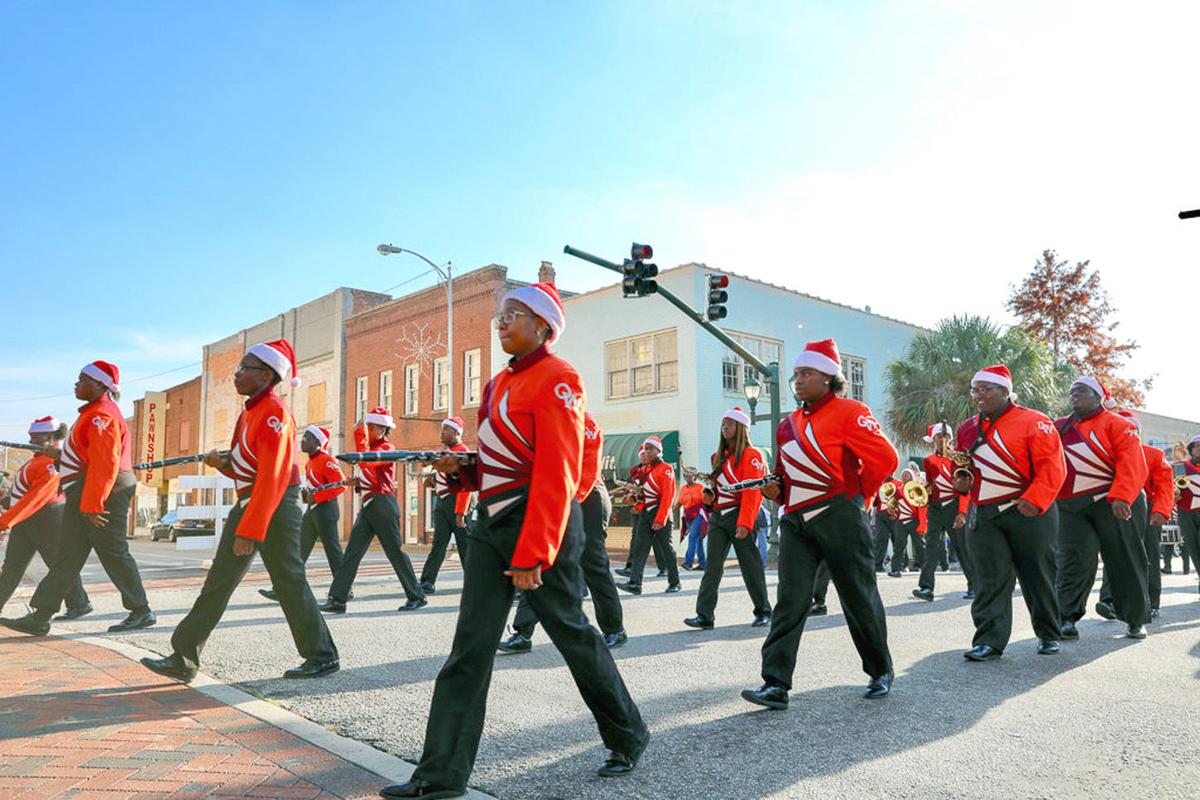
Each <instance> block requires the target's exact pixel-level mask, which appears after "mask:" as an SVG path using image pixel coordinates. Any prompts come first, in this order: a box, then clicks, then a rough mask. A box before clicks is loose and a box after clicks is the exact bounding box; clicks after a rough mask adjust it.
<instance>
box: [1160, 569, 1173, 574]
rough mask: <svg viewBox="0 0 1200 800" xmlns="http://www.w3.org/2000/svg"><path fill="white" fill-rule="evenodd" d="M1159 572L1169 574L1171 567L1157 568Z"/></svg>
mask: <svg viewBox="0 0 1200 800" xmlns="http://www.w3.org/2000/svg"><path fill="white" fill-rule="evenodd" d="M1159 572H1161V573H1162V574H1163V575H1170V574H1171V568H1170V567H1163V568H1162V569H1161V570H1159Z"/></svg>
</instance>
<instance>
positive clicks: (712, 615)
mask: <svg viewBox="0 0 1200 800" xmlns="http://www.w3.org/2000/svg"><path fill="white" fill-rule="evenodd" d="M712 470H713V471H712V483H713V484H714V485H715V486H716V488H717V495H716V500H715V501H714V503H713V512H712V517H711V518H710V519H709V522H708V564H707V565H706V567H705V569H704V577H703V578H701V579H700V592H699V594H698V595H697V596H696V616H694V617H688V618H687V619H685V620H684V621H683V624H684V625H687V626H688V627H689V628H700V629H702V630H708V629H711V628H712V627H713V625H714V624H716V610H717V598H718V596H719V592H720V589H721V578H722V577H724V575H725V559H726V558H727V557H728V556H729V548H730V547H731V546H732V547H733V552H734V553H735V554H736V556H737V561H738V569H740V570H741V572H742V582H743V583H745V584H746V591H747V592H749V594H750V601H751V602H752V603H753V604H754V621H753V622H751V623H750V625H751V626H752V627H755V628H761V627H764V626H766V625H769V624H770V623H771V600H770V597H769V596H768V595H767V576H766V572H765V571H764V570H763V564H762V558H761V556H760V555H759V552H758V544H757V543H756V542H755V539H754V534H753V531H754V524H755V519H756V518H757V517H758V510H759V508H760V507H761V506H762V491H761V490H760V489H746V490H744V491H741V492H737V493H733V494H731V493H730V492H727V491H725V487H727V486H729V485H730V484H733V483H739V482H740V481H745V480H750V479H752V478H761V477H762V476H763V475H766V474H767V460H766V457H765V456H763V454H762V451H761V450H759V449H758V448H757V447H755V446H754V445H752V444H751V443H750V415H749V414H747V413H746V412H745V411H743V410H742V409H740V408H737V407H736V406H735V407H734V408H731V409H730V410H728V411H726V412H725V415H724V416H723V417H722V418H721V438H720V441H719V442H718V443H717V451H716V452H715V453H713V455H712Z"/></svg>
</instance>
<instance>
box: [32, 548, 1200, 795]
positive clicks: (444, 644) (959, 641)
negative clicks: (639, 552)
mask: <svg viewBox="0 0 1200 800" xmlns="http://www.w3.org/2000/svg"><path fill="white" fill-rule="evenodd" d="M150 544H151V543H148V542H145V543H138V546H137V548H136V549H137V551H138V557H139V559H144V563H147V564H148V568H154V569H158V568H162V569H164V570H166V569H169V568H170V567H169V565H167V564H165V563H163V564H155V565H154V566H149V562H150V561H152V560H153V559H149V558H147V557H146V556H145V552H147V546H149V545H150ZM154 547H155V548H157V549H153V548H151V549H149V551H148V552H150V553H151V554H157V555H161V556H163V557H164V560H165V561H169V557H168V554H171V553H173V552H174V551H173V548H170V547H169V546H168V545H166V544H165V543H158V544H157V545H155V546H154ZM189 555H191V554H189ZM376 557H377V558H378V556H376ZM175 569H176V570H181V571H182V570H186V569H193V570H194V569H196V567H195V566H194V565H190V564H179V563H177V564H176V566H175ZM418 569H419V565H418ZM179 574H184V573H183V572H180V573H179ZM459 577H460V573H458V572H457V571H454V572H451V573H449V574H447V575H445V576H444V577H443V580H442V581H441V582H440V584H439V591H438V594H437V595H435V596H433V597H431V603H430V605H429V607H427V608H426V609H423V610H421V611H418V612H415V613H409V614H400V613H397V612H396V608H397V606H399V605H400V604H401V603H403V602H404V595H403V592H402V591H401V590H400V587H399V585H398V582H397V581H396V579H395V578H394V577H393V576H390V575H381V574H378V573H375V574H372V575H368V576H366V577H363V578H360V580H359V582H358V583H357V584H356V586H355V593H356V595H357V598H358V599H356V600H355V601H352V603H351V605H350V611H349V613H348V614H346V615H345V616H337V617H332V618H331V619H330V625H331V628H332V630H333V633H334V636H335V638H336V640H337V643H338V646H339V648H340V650H341V656H342V664H343V668H342V671H341V672H340V673H338V674H337V675H335V676H332V677H330V678H327V679H322V680H319V681H314V682H303V683H296V682H290V681H284V680H282V679H281V678H280V677H279V675H280V673H281V672H282V670H283V669H285V668H287V667H290V666H293V665H294V664H295V663H297V661H298V658H297V656H296V654H295V650H294V648H293V646H292V643H291V640H290V636H289V634H288V631H287V627H286V625H285V624H284V621H283V617H282V614H281V613H280V611H279V608H278V606H276V605H274V604H273V603H270V602H268V601H266V600H264V599H263V598H261V597H259V596H258V594H257V593H256V591H255V588H256V586H243V587H242V588H240V589H239V590H238V592H237V593H236V594H235V596H234V598H233V601H232V603H231V604H230V607H229V610H228V612H227V614H226V617H225V621H224V622H223V624H222V626H221V627H219V628H218V629H217V631H216V632H215V633H214V635H213V637H212V638H211V639H210V641H209V643H208V649H207V650H206V651H205V652H204V657H203V658H204V663H203V669H204V670H205V671H206V672H208V673H210V674H212V675H214V676H217V677H219V678H222V679H224V680H226V681H228V682H230V683H234V684H237V685H238V686H240V687H242V688H243V689H246V690H248V691H250V692H252V693H254V694H257V695H259V696H262V697H264V698H268V699H270V700H272V701H273V702H277V703H279V704H281V705H283V706H285V707H287V708H290V709H292V710H293V711H295V712H297V713H299V714H301V715H303V716H305V717H307V718H309V719H312V720H314V721H316V722H318V723H320V724H323V725H326V726H328V727H330V728H332V729H335V730H337V731H339V732H341V733H343V734H345V735H348V736H351V737H354V738H356V739H360V740H362V741H364V742H368V743H370V744H372V745H374V746H376V747H379V748H382V749H385V750H388V751H390V752H392V753H395V754H396V755H399V756H400V757H402V758H405V759H408V760H410V761H414V760H416V759H417V758H419V755H420V751H421V742H422V740H423V736H424V729H425V722H426V718H427V714H428V707H429V701H430V696H431V693H432V684H433V679H434V677H435V675H436V674H437V671H438V669H439V668H440V667H441V665H442V663H443V661H444V660H445V657H446V654H447V652H448V650H449V643H450V638H451V635H452V631H453V626H454V623H455V619H456V616H457V614H456V612H457V606H458V600H459V595H460V590H461V583H460V581H459ZM769 577H770V580H771V585H772V586H774V574H771V575H770V576H769ZM699 578H700V576H699V573H695V572H691V573H684V579H683V580H684V591H683V592H682V593H680V594H675V595H663V594H661V593H660V592H661V589H663V588H665V587H666V583H665V581H663V580H658V581H650V582H648V593H647V594H646V595H643V596H642V597H636V598H635V597H628V596H623V603H624V609H625V613H626V627H627V629H628V631H629V633H630V635H631V638H630V641H629V643H628V644H627V645H626V646H625V647H623V648H621V649H619V650H617V651H614V652H615V655H616V657H617V660H618V664H619V666H620V669H621V672H622V674H623V676H624V677H625V680H626V682H627V683H628V685H629V688H630V691H631V693H632V694H633V696H634V698H635V699H636V700H637V701H638V703H639V705H640V707H641V709H642V712H643V714H644V716H645V717H646V719H647V721H648V724H649V725H650V727H651V729H652V731H653V737H654V738H653V741H652V743H651V745H650V747H649V749H648V751H647V753H646V755H645V757H644V759H643V761H642V764H641V765H640V766H639V768H638V770H637V771H636V773H634V774H633V775H632V776H630V777H628V778H625V779H617V780H602V779H600V778H597V777H595V775H594V769H595V767H596V766H597V765H598V764H599V763H600V762H601V761H602V760H603V757H604V751H603V750H602V748H601V745H600V742H599V739H598V737H597V735H596V731H595V726H594V724H593V722H592V721H591V719H590V717H589V716H588V715H587V712H586V709H585V708H584V706H583V703H582V701H581V700H580V699H579V696H578V693H577V692H576V689H575V687H574V684H573V683H572V680H571V677H570V675H569V673H568V671H567V670H566V668H565V666H564V664H563V661H562V659H561V657H560V656H559V655H558V653H557V651H555V649H554V648H553V646H552V645H551V644H550V642H549V641H548V639H547V638H546V637H545V635H544V634H542V633H541V631H540V630H539V632H538V634H537V635H535V647H534V650H533V652H532V653H530V654H527V655H514V656H499V657H498V658H497V661H496V669H495V673H494V677H493V681H492V687H491V695H490V703H489V708H488V719H487V727H486V731H485V735H484V740H483V743H482V746H481V748H480V752H479V759H478V764H477V767H476V771H475V774H474V777H473V780H472V783H473V785H474V786H476V787H477V788H479V789H481V790H483V791H486V792H488V793H491V794H493V795H496V796H498V797H502V798H546V799H549V798H567V797H570V798H606V799H608V800H612V799H613V798H667V797H708V798H756V797H770V798H809V797H811V798H862V797H888V798H959V797H962V798H967V797H970V798H993V797H996V798H998V797H1003V798H1042V797H1045V798H1051V797H1053V798H1075V797H1081V798H1082V797H1087V798H1110V797H1111V798H1118V797H1119V798H1127V797H1131V796H1145V797H1154V798H1175V797H1178V798H1191V797H1195V796H1196V794H1197V789H1196V787H1197V785H1200V760H1198V759H1197V758H1196V757H1195V755H1196V749H1195V748H1196V744H1195V743H1196V739H1197V734H1200V714H1198V713H1197V709H1198V708H1200V705H1198V703H1197V688H1198V684H1197V680H1198V679H1200V602H1198V595H1197V581H1196V577H1195V575H1190V576H1182V575H1173V576H1164V594H1163V612H1162V616H1161V618H1160V619H1159V620H1158V621H1157V622H1156V624H1154V625H1152V626H1151V628H1150V631H1151V633H1150V637H1149V638H1148V639H1147V640H1145V641H1143V642H1134V641H1131V640H1127V639H1123V638H1120V634H1121V633H1122V632H1123V630H1124V626H1123V625H1121V624H1120V623H1117V622H1107V621H1104V620H1102V619H1099V618H1097V617H1095V616H1094V615H1089V616H1088V617H1086V618H1085V619H1084V620H1083V621H1081V623H1080V625H1079V628H1080V632H1081V634H1082V638H1081V640H1080V641H1079V642H1072V643H1064V645H1063V651H1062V653H1061V654H1060V655H1058V656H1038V655H1036V654H1035V653H1034V646H1035V642H1034V640H1033V636H1032V631H1031V630H1030V627H1029V623H1028V618H1027V615H1026V614H1025V612H1024V606H1023V603H1022V601H1021V599H1020V597H1019V596H1016V597H1014V602H1015V603H1016V604H1017V614H1016V626H1015V630H1014V635H1013V641H1012V643H1011V644H1010V646H1009V648H1008V650H1007V651H1006V652H1005V655H1004V657H1003V658H1002V659H1000V660H999V661H996V662H992V663H987V664H972V663H967V662H965V661H964V660H963V658H962V651H963V650H965V649H966V648H968V647H969V646H970V642H971V634H972V626H971V621H970V613H969V602H968V601H964V600H962V599H961V597H960V595H961V593H962V591H963V590H964V589H965V583H964V581H963V579H962V577H961V575H959V574H957V573H949V574H941V575H939V577H938V586H937V592H938V598H937V600H936V601H935V602H934V603H932V604H930V603H925V602H923V601H919V600H916V599H914V598H912V597H911V596H910V595H909V593H910V592H911V590H912V589H913V588H914V587H915V586H916V577H915V576H911V577H910V576H906V577H904V578H898V579H892V578H888V577H886V576H880V587H881V593H882V595H883V598H884V602H885V605H886V607H887V612H888V629H889V640H890V643H891V648H892V653H893V658H894V661H895V668H896V684H895V689H894V692H893V694H892V695H891V696H890V697H888V698H886V699H884V700H881V701H867V700H865V699H863V698H862V697H861V692H862V689H863V688H864V686H865V684H866V681H867V677H866V676H865V675H864V674H863V673H862V672H861V666H860V663H859V660H858V658H857V655H856V653H855V651H854V648H853V645H852V643H851V641H850V637H849V634H848V633H847V631H846V627H845V623H844V620H843V618H842V616H841V613H840V607H839V606H838V602H837V595H836V591H835V590H831V591H830V594H829V602H830V614H829V616H827V617H823V618H814V619H812V620H810V624H809V626H808V630H807V631H806V633H805V636H804V639H803V641H802V643H801V650H800V659H799V668H798V671H797V675H796V685H795V688H794V691H793V694H792V705H791V708H790V709H789V710H788V711H784V712H774V711H767V710H762V709H757V708H755V707H752V706H750V705H747V704H746V703H745V702H744V701H743V700H741V699H740V697H739V696H738V692H739V691H740V690H741V689H743V688H746V687H754V686H757V685H758V684H759V682H760V681H759V676H758V665H759V646H760V643H761V641H762V637H763V630H762V629H753V628H750V627H749V624H748V623H749V622H750V619H751V607H750V602H749V599H748V597H747V596H746V593H745V591H744V589H743V588H742V586H741V581H740V579H739V576H738V574H737V572H736V570H735V569H731V570H729V571H727V572H726V578H725V583H724V585H723V589H722V595H721V602H720V605H719V606H718V609H717V628H716V629H715V630H713V631H707V632H702V631H693V630H690V629H687V628H685V627H684V626H683V625H682V619H683V618H684V617H685V616H690V615H691V613H692V612H693V608H692V607H693V604H694V602H695V596H696V590H697V588H698V586H699ZM258 585H261V583H260V584H258ZM315 588H316V591H317V594H318V595H322V594H323V593H324V591H323V590H324V586H323V585H321V584H320V583H318V584H317V586H316V587H315ZM195 593H196V587H193V586H184V587H182V588H172V589H169V590H158V591H155V592H152V593H151V599H152V601H153V603H154V606H155V610H156V611H157V612H158V614H159V624H158V626H157V627H155V628H152V629H148V630H146V631H141V632H137V633H133V634H128V635H124V636H123V637H122V638H123V639H125V640H127V641H130V642H133V643H135V644H137V645H140V646H142V647H145V648H147V649H150V650H154V651H157V652H162V653H166V652H167V651H168V650H169V636H170V632H171V628H172V627H173V625H174V623H175V622H177V621H178V620H179V619H180V617H181V616H182V615H183V614H184V613H185V612H186V611H187V609H188V608H189V607H190V604H191V602H192V600H193V598H194V597H195ZM772 595H774V589H772ZM94 599H95V601H96V605H97V613H96V614H94V615H92V616H90V617H88V618H85V619H83V620H80V621H78V622H77V623H72V624H58V625H56V627H55V632H56V633H59V634H66V633H68V632H70V631H76V632H80V633H84V632H86V633H88V634H93V635H94V634H95V633H96V632H97V631H103V629H104V626H106V625H108V624H110V622H111V621H113V620H117V619H119V618H121V617H122V616H123V612H122V610H121V609H120V606H119V599H118V597H117V596H116V595H114V594H111V593H110V594H97V595H96V597H95V598H94ZM1094 599H1095V598H1094V597H1093V601H1094ZM589 610H590V608H589Z"/></svg>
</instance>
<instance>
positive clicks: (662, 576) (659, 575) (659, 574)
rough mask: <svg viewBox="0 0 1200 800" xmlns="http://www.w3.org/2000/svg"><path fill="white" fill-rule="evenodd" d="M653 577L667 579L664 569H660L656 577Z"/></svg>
mask: <svg viewBox="0 0 1200 800" xmlns="http://www.w3.org/2000/svg"><path fill="white" fill-rule="evenodd" d="M655 577H659V578H665V577H667V571H666V570H665V569H660V570H659V571H658V575H657V576H655Z"/></svg>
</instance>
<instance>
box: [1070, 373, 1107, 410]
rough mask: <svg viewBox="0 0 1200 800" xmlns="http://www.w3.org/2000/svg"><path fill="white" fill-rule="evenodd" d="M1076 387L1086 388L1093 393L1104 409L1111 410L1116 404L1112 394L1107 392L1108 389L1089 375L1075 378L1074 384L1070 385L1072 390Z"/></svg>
mask: <svg viewBox="0 0 1200 800" xmlns="http://www.w3.org/2000/svg"><path fill="white" fill-rule="evenodd" d="M1076 386H1086V387H1087V388H1089V389H1091V390H1092V391H1093V392H1095V393H1096V396H1097V397H1099V398H1100V405H1102V406H1104V407H1105V408H1112V407H1113V406H1115V405H1116V404H1117V403H1116V401H1115V400H1113V398H1112V393H1111V392H1109V391H1108V387H1107V386H1105V385H1104V384H1103V383H1101V382H1100V381H1099V379H1097V378H1095V377H1093V376H1091V375H1084V376H1082V377H1079V378H1076V379H1075V382H1074V383H1072V384H1071V388H1072V389H1074V388H1075V387H1076Z"/></svg>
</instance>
